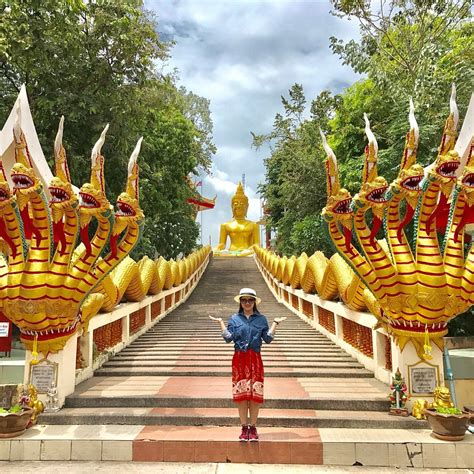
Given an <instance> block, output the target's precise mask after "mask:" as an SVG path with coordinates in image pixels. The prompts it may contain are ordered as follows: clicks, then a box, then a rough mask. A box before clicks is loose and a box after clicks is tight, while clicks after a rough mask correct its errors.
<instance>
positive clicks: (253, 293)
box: [234, 288, 262, 304]
mask: <svg viewBox="0 0 474 474" xmlns="http://www.w3.org/2000/svg"><path fill="white" fill-rule="evenodd" d="M244 296H250V297H251V298H255V302H256V303H257V304H260V303H261V301H262V300H261V299H260V298H259V297H258V296H257V292H256V291H255V290H253V289H252V288H242V289H241V290H240V292H239V294H238V295H237V296H235V297H234V301H235V302H236V303H240V298H242V297H244Z"/></svg>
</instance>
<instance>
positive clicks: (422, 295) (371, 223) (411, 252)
mask: <svg viewBox="0 0 474 474" xmlns="http://www.w3.org/2000/svg"><path fill="white" fill-rule="evenodd" d="M364 119H365V125H366V126H365V133H366V135H367V138H368V145H367V147H366V150H365V161H364V167H363V172H362V185H361V188H360V190H359V192H358V193H357V194H356V195H355V196H354V197H352V196H351V194H350V193H349V191H348V190H346V189H344V188H343V187H341V184H340V178H339V172H338V164H337V159H336V156H335V154H334V152H333V150H332V149H331V148H330V146H329V145H328V143H327V142H326V138H325V136H324V134H322V132H321V136H322V141H323V147H324V149H325V151H326V155H327V159H326V161H325V168H326V185H327V196H328V197H327V203H326V207H325V208H324V209H323V211H322V216H323V218H324V220H325V221H326V223H327V228H328V232H329V236H330V238H331V240H332V242H333V244H334V246H335V248H336V250H337V253H336V254H334V255H333V256H332V257H331V258H330V259H328V258H326V256H325V255H324V254H323V253H322V252H319V251H317V252H315V253H314V254H313V255H312V256H310V257H308V256H307V255H306V254H304V253H303V254H302V255H300V256H299V257H298V258H297V257H296V256H292V257H290V258H288V257H286V256H284V257H279V256H278V255H275V254H274V253H272V252H270V251H268V250H264V249H258V250H257V251H256V253H257V258H258V259H259V260H260V261H261V262H262V264H263V266H264V267H265V268H266V269H267V270H268V271H269V272H270V273H271V274H272V275H274V276H275V277H276V278H277V280H279V281H281V282H282V283H284V284H285V285H291V287H292V288H301V289H302V290H303V291H304V292H305V293H313V292H316V293H317V294H318V295H319V296H320V297H321V298H322V299H324V300H334V299H338V298H339V299H341V300H342V301H343V302H344V303H345V304H346V305H347V306H348V307H349V308H351V309H353V310H356V311H366V310H369V311H371V312H372V313H373V314H374V316H375V317H376V318H377V321H378V323H377V327H378V326H381V327H384V328H385V329H386V330H387V332H388V333H389V334H391V335H393V336H394V339H395V341H396V343H397V344H398V345H399V347H400V350H401V351H403V349H404V348H405V346H406V344H407V343H408V342H409V341H411V342H412V343H413V345H414V347H415V349H416V351H417V354H418V356H419V357H420V358H424V359H430V357H431V355H430V353H429V352H430V346H429V342H428V343H427V339H428V341H429V339H431V340H432V341H433V342H434V343H435V344H436V345H437V346H438V347H439V348H440V349H442V347H443V339H442V338H443V336H445V335H446V334H447V331H448V329H447V324H448V322H449V321H450V320H451V319H453V318H454V317H456V316H457V315H458V314H460V313H462V312H464V311H466V310H467V309H468V308H469V307H470V306H472V305H473V304H474V246H473V245H472V244H471V237H470V235H469V234H468V233H467V232H466V226H467V224H472V223H473V222H474V140H471V147H470V150H469V153H468V156H467V162H466V165H465V167H464V169H463V172H462V174H461V175H460V176H459V177H457V170H458V168H459V166H460V163H461V162H460V158H459V156H458V153H457V152H456V151H455V150H454V145H455V142H456V137H457V123H458V111H457V106H456V101H455V88H454V86H453V90H452V94H451V99H450V114H449V117H448V118H447V120H446V123H445V127H444V130H443V136H442V140H441V145H440V146H439V149H438V156H437V158H436V160H435V162H434V163H433V164H432V165H431V166H430V167H429V169H428V171H427V172H426V173H425V170H424V169H423V167H422V166H420V165H419V164H417V163H416V153H417V147H418V141H419V131H418V125H417V122H416V119H415V114H414V106H413V103H412V102H411V101H410V112H409V123H410V130H409V132H408V133H407V135H406V140H405V148H404V151H403V154H402V157H401V166H400V170H399V173H398V176H397V178H396V179H395V180H394V181H393V182H392V183H391V184H390V185H389V184H388V183H387V181H386V180H385V178H383V177H381V176H379V175H378V173H377V154H378V145H377V141H376V139H375V136H374V134H373V133H372V131H371V129H370V124H369V121H368V119H367V117H366V116H365V117H364ZM409 225H410V226H411V227H413V229H414V232H413V240H412V241H410V239H409V238H408V237H407V234H408V232H407V228H408V226H409ZM382 228H383V230H384V233H385V239H380V240H379V239H377V235H378V234H379V231H380V230H382Z"/></svg>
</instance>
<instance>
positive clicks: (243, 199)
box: [231, 183, 249, 219]
mask: <svg viewBox="0 0 474 474" xmlns="http://www.w3.org/2000/svg"><path fill="white" fill-rule="evenodd" d="M231 203H232V215H233V216H234V218H236V219H244V218H245V217H247V211H248V208H249V198H248V197H247V196H246V195H245V192H244V188H243V187H242V183H239V184H238V185H237V191H235V194H234V195H233V196H232V200H231Z"/></svg>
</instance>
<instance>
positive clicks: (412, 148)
mask: <svg viewBox="0 0 474 474" xmlns="http://www.w3.org/2000/svg"><path fill="white" fill-rule="evenodd" d="M408 120H409V122H410V130H409V132H408V133H407V135H406V138H405V148H404V150H403V155H402V161H401V165H400V171H399V172H398V176H397V179H396V180H395V181H393V182H392V183H391V184H390V191H391V192H392V193H393V194H395V195H397V194H400V193H401V195H402V196H401V197H402V198H405V199H406V200H407V202H408V204H409V205H410V206H411V207H412V208H415V207H416V203H417V200H418V197H419V196H420V192H421V189H420V183H421V181H422V180H423V177H424V169H423V167H422V166H421V165H419V164H418V163H416V151H417V149H418V142H419V139H420V131H419V128H418V123H417V121H416V118H415V106H414V105H413V100H412V99H410V112H409V114H408Z"/></svg>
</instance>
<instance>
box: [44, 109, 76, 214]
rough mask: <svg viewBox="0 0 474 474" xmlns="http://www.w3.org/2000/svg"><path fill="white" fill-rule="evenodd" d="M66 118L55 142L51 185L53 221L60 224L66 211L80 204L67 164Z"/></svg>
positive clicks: (61, 124) (62, 118)
mask: <svg viewBox="0 0 474 474" xmlns="http://www.w3.org/2000/svg"><path fill="white" fill-rule="evenodd" d="M63 128H64V116H62V117H61V120H60V122H59V127H58V133H57V135H56V140H55V141H54V159H55V164H56V175H55V176H54V177H53V179H52V180H51V182H50V184H49V193H50V194H51V201H50V203H49V205H50V207H51V211H52V214H53V221H54V222H58V221H59V219H60V218H61V217H62V216H63V213H64V210H65V209H66V208H70V207H73V206H75V205H76V204H77V203H78V199H77V196H76V194H75V192H74V189H73V187H72V183H71V176H70V174H69V167H68V164H67V158H66V150H65V149H64V147H63V144H62V139H63Z"/></svg>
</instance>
